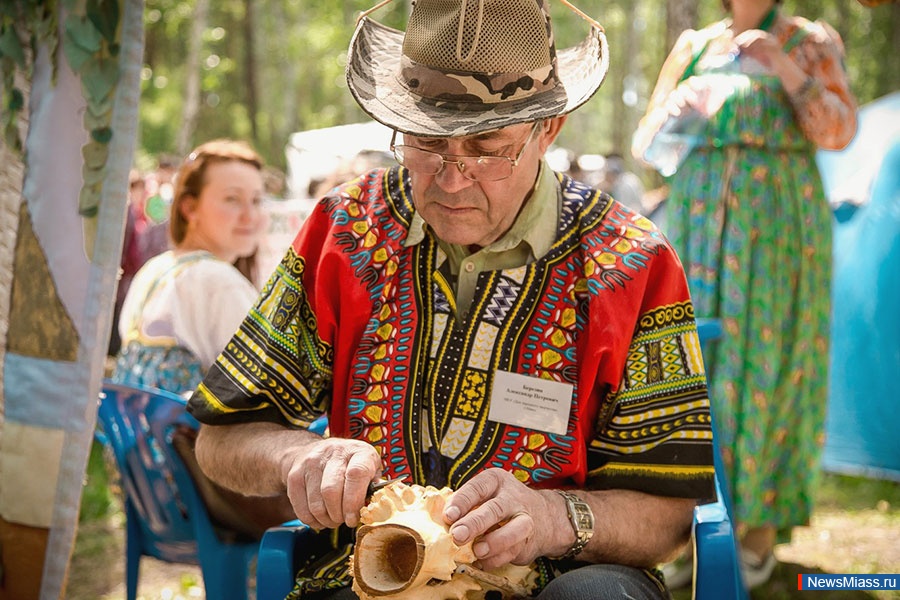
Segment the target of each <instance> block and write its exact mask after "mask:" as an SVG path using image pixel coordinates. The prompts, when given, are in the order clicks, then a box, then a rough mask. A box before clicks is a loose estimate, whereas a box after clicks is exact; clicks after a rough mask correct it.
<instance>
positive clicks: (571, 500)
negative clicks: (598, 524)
mask: <svg viewBox="0 0 900 600" xmlns="http://www.w3.org/2000/svg"><path fill="white" fill-rule="evenodd" d="M555 491H556V492H557V493H558V494H559V495H560V496H562V497H563V498H564V499H565V501H566V511H567V512H568V516H569V521H570V522H571V523H572V528H573V529H574V530H575V543H574V544H572V547H571V548H569V550H568V551H567V552H566V553H565V554H563V555H562V556H558V557H555V558H556V560H563V559H568V558H572V557H574V556H576V555H577V554H578V553H579V552H581V551H582V550H584V547H585V546H586V545H587V543H588V542H589V541H590V540H591V537H593V535H594V512H593V511H592V510H591V507H590V505H589V504H588V503H587V502H585V501H584V500H582V499H581V498H579V497H578V496H576V495H575V494H573V493H572V492H567V491H565V490H555Z"/></svg>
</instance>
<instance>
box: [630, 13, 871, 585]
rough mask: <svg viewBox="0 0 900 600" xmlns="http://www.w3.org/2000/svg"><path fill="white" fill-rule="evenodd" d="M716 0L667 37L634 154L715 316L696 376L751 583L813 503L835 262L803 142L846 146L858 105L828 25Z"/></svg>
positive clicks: (704, 305)
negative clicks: (661, 185)
mask: <svg viewBox="0 0 900 600" xmlns="http://www.w3.org/2000/svg"><path fill="white" fill-rule="evenodd" d="M724 4H725V7H726V9H728V10H729V12H730V13H731V14H730V18H727V19H725V20H723V21H720V22H718V23H714V24H712V25H710V26H708V27H706V28H705V29H702V30H700V31H693V30H689V31H685V32H684V33H683V34H682V35H681V37H680V38H679V40H678V42H677V43H676V45H675V47H674V49H673V50H672V52H671V54H670V55H669V57H668V58H667V60H666V62H665V64H664V66H663V68H662V71H661V73H660V76H659V80H658V82H657V85H656V88H655V90H654V92H653V95H652V97H651V101H650V105H649V107H648V109H647V113H646V114H645V116H644V118H643V119H642V120H641V123H640V125H639V127H638V130H637V132H636V133H635V136H634V141H633V148H632V151H633V153H634V155H635V157H637V158H639V159H642V160H644V161H645V162H648V163H649V164H652V165H654V166H657V167H658V168H660V169H661V172H663V174H665V175H670V174H671V177H670V178H669V184H670V186H671V191H670V196H669V198H668V201H667V202H666V205H667V208H666V211H667V212H666V214H665V217H666V222H667V231H666V234H667V235H668V236H669V237H670V239H671V241H672V243H673V245H674V246H675V248H676V249H677V250H678V252H679V254H680V256H681V259H682V261H683V262H684V264H685V267H686V270H687V271H688V279H689V283H690V287H691V294H692V297H693V300H694V303H695V306H696V310H697V315H698V316H706V317H716V318H719V319H720V320H721V322H722V324H723V327H724V336H723V338H722V339H721V340H720V341H719V342H718V343H717V344H716V345H715V346H713V348H712V351H711V352H710V353H709V355H708V356H707V357H706V358H707V362H708V365H707V374H708V379H709V384H710V398H711V402H712V403H713V407H714V414H715V417H716V425H717V427H718V439H719V446H720V448H721V450H722V453H723V458H724V461H725V464H726V471H727V480H728V484H729V489H730V492H731V495H732V501H733V507H734V512H735V518H736V520H737V522H738V524H739V526H740V529H739V531H740V532H741V533H742V548H743V552H742V559H743V562H744V572H745V578H746V579H747V582H748V584H750V585H751V586H752V585H755V584H759V583H761V582H763V581H765V580H766V579H768V577H769V575H770V574H771V571H772V568H773V567H774V565H775V559H774V556H773V553H772V550H773V548H774V545H775V543H776V541H783V540H786V539H787V537H789V535H790V530H791V528H792V527H793V526H796V525H802V524H805V523H806V522H807V521H808V519H809V516H810V512H811V500H812V498H811V492H812V490H813V485H814V483H815V477H816V473H817V465H818V459H819V454H820V449H821V445H822V441H823V439H822V438H823V431H824V430H823V422H824V414H825V405H826V398H827V382H828V373H827V368H828V343H829V341H828V337H829V317H830V274H831V210H830V208H829V206H828V204H827V202H826V199H825V196H824V193H823V190H822V183H821V180H820V177H819V173H818V170H817V168H816V163H815V150H816V148H817V147H820V148H828V149H839V148H842V147H844V146H845V145H846V144H847V143H849V141H850V140H851V139H852V137H853V135H854V133H855V130H856V106H855V100H854V98H853V96H852V95H851V93H850V90H849V89H848V83H847V77H846V74H845V72H844V68H843V64H842V58H843V46H842V43H841V40H840V38H839V36H838V35H837V33H836V32H835V31H834V30H833V29H831V28H830V27H829V26H828V25H827V24H824V23H821V22H815V23H814V22H810V21H808V20H806V19H803V18H801V17H792V16H788V15H785V14H782V13H781V12H780V11H779V7H778V4H779V3H778V2H776V1H775V0H733V1H732V2H725V3H724ZM660 132H662V133H663V135H659V133H660ZM667 133H668V134H669V135H666V134H667ZM673 133H674V134H676V135H672V134H673ZM666 142H668V144H666ZM672 142H674V145H673V144H672ZM685 153H686V157H685V156H683V155H684V154H685ZM679 154H680V155H681V156H679ZM660 157H662V159H664V160H660ZM679 158H680V159H681V160H682V161H683V162H681V163H680V165H679V164H678V159H679ZM676 168H677V170H675V169H676ZM672 171H675V172H674V174H672Z"/></svg>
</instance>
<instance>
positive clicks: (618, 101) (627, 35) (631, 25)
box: [612, 0, 640, 157]
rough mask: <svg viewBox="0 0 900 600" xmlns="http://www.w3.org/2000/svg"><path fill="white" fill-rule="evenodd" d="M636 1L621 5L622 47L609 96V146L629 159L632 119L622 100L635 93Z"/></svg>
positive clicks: (630, 105) (630, 108)
mask: <svg viewBox="0 0 900 600" xmlns="http://www.w3.org/2000/svg"><path fill="white" fill-rule="evenodd" d="M639 3H640V0H631V1H629V2H626V3H625V4H624V11H625V23H624V29H625V31H624V32H623V33H624V35H623V38H624V44H623V45H622V49H621V50H620V53H621V61H620V63H619V66H620V68H621V73H622V77H620V78H618V79H619V80H618V81H617V82H616V85H615V86H614V91H615V95H614V96H613V145H612V149H613V151H614V152H616V153H617V154H621V155H622V156H624V157H628V156H630V153H629V151H628V149H629V148H630V147H631V134H632V132H633V130H634V126H635V124H636V120H635V118H634V117H633V115H632V114H631V113H632V112H633V110H632V107H633V106H634V102H633V101H626V94H630V93H633V92H634V90H635V83H634V80H635V77H636V72H637V68H638V66H637V58H638V57H637V54H638V48H637V32H636V31H635V21H636V15H637V10H638V6H637V5H638V4H639Z"/></svg>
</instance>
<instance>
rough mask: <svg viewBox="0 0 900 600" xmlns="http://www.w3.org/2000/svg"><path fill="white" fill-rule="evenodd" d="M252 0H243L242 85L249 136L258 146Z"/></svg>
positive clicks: (254, 16)
mask: <svg viewBox="0 0 900 600" xmlns="http://www.w3.org/2000/svg"><path fill="white" fill-rule="evenodd" d="M255 10H256V9H255V7H254V4H253V0H244V81H245V83H246V85H245V86H244V87H245V89H246V92H247V98H246V102H247V115H248V117H249V118H250V137H251V139H252V140H253V143H254V145H256V146H257V147H258V146H259V130H258V128H257V123H256V116H257V115H258V114H259V92H258V90H257V78H256V44H255V43H254V41H255V39H256V15H255Z"/></svg>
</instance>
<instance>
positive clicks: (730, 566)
mask: <svg viewBox="0 0 900 600" xmlns="http://www.w3.org/2000/svg"><path fill="white" fill-rule="evenodd" d="M697 334H698V335H699V337H700V346H701V347H702V349H703V353H704V354H708V353H709V345H710V342H713V341H715V340H717V339H719V338H721V337H722V334H723V330H722V324H721V322H720V321H719V320H718V319H697ZM710 417H711V418H712V430H713V441H714V442H715V438H716V422H715V415H714V414H712V411H710ZM713 462H714V463H715V467H716V498H717V499H716V501H715V502H712V503H710V504H702V505H700V506H698V507H697V508H695V509H694V525H693V535H692V536H691V541H692V544H693V546H694V582H693V586H694V589H693V592H694V598H695V599H696V600H713V599H717V598H723V599H725V598H734V599H736V600H746V599H747V598H748V597H749V596H748V593H747V588H746V586H745V585H744V579H743V575H742V574H741V565H740V560H739V554H738V543H737V537H736V536H735V534H734V526H733V524H732V520H731V515H732V510H731V498H730V496H729V494H728V488H727V487H726V486H725V485H724V484H723V480H722V476H723V474H724V473H725V470H724V468H725V467H724V464H723V462H722V454H721V452H720V450H719V445H718V443H714V444H713Z"/></svg>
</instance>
